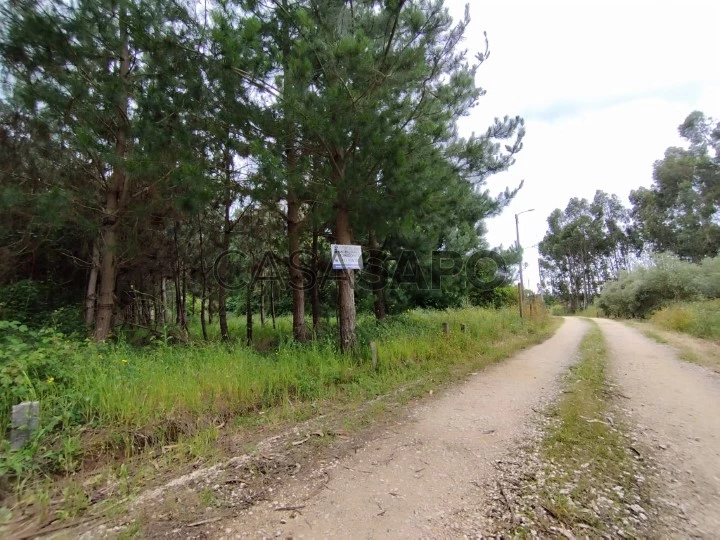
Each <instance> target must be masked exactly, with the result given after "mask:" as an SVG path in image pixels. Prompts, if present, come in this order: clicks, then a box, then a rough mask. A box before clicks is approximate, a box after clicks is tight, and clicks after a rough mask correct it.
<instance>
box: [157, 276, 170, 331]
mask: <svg viewBox="0 0 720 540" xmlns="http://www.w3.org/2000/svg"><path fill="white" fill-rule="evenodd" d="M159 317H160V321H161V322H162V324H167V323H168V321H169V320H170V315H169V314H168V300H167V278H166V277H165V276H163V277H161V278H160V315H159Z"/></svg>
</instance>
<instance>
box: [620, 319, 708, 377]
mask: <svg viewBox="0 0 720 540" xmlns="http://www.w3.org/2000/svg"><path fill="white" fill-rule="evenodd" d="M625 324H627V325H628V326H631V327H632V328H635V329H637V330H639V331H640V332H642V334H643V335H644V336H645V337H648V338H650V339H652V340H653V341H655V342H657V343H660V344H662V345H668V346H669V347H672V348H673V349H676V351H677V353H678V358H680V359H681V360H684V361H685V362H689V363H691V364H698V365H700V366H703V367H706V368H710V369H712V370H713V371H715V372H716V373H720V343H719V342H716V341H713V340H709V339H703V338H697V337H694V336H691V335H689V334H684V333H682V332H677V331H675V330H668V329H666V328H663V327H660V326H659V325H657V324H654V323H653V322H649V321H625Z"/></svg>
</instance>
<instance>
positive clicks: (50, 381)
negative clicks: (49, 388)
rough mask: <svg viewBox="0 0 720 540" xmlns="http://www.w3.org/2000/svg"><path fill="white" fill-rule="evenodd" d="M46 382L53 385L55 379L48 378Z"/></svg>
mask: <svg viewBox="0 0 720 540" xmlns="http://www.w3.org/2000/svg"><path fill="white" fill-rule="evenodd" d="M47 382H49V383H50V384H52V383H54V382H55V377H48V378H47Z"/></svg>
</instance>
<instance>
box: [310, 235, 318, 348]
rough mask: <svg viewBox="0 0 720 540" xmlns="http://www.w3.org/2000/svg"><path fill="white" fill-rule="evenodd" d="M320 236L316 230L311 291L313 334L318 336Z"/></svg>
mask: <svg viewBox="0 0 720 540" xmlns="http://www.w3.org/2000/svg"><path fill="white" fill-rule="evenodd" d="M318 236H319V233H318V230H317V229H314V230H313V239H312V271H313V276H314V281H315V282H314V283H313V287H312V289H311V290H310V298H311V302H312V321H313V332H315V334H317V332H318V331H319V330H320V268H319V267H320V263H319V254H318Z"/></svg>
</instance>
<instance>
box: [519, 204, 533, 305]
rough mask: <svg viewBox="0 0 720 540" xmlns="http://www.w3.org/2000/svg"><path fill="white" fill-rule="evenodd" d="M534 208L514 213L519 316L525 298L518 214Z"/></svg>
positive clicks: (531, 210)
mask: <svg viewBox="0 0 720 540" xmlns="http://www.w3.org/2000/svg"><path fill="white" fill-rule="evenodd" d="M534 210H535V209H534V208H531V209H530V210H523V211H522V212H518V213H517V214H515V235H516V237H517V248H518V253H520V287H519V290H520V318H521V319H522V318H523V301H524V299H525V291H524V288H525V283H524V282H523V257H522V247H520V219H519V216H520V214H526V213H528V212H533V211H534Z"/></svg>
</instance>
